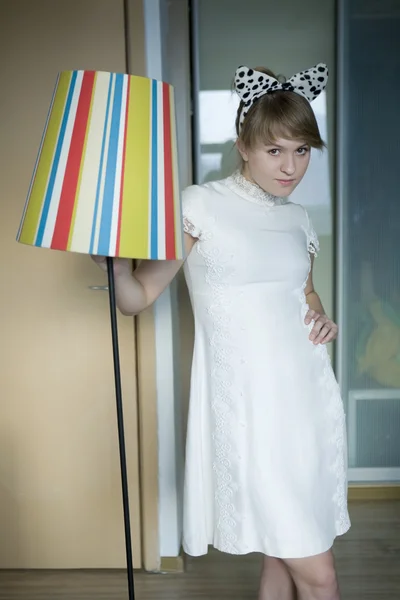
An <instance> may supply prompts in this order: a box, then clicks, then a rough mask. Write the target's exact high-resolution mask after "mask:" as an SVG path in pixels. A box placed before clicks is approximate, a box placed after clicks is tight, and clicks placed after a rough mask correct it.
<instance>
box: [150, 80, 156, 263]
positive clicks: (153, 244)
mask: <svg viewBox="0 0 400 600" xmlns="http://www.w3.org/2000/svg"><path fill="white" fill-rule="evenodd" d="M151 108H152V115H151V134H152V135H151V138H152V139H151V148H152V151H151V242H150V256H151V258H153V259H156V258H157V256H158V233H157V232H158V147H157V142H158V135H157V134H158V131H157V128H158V121H157V81H155V80H153V81H152V102H151Z"/></svg>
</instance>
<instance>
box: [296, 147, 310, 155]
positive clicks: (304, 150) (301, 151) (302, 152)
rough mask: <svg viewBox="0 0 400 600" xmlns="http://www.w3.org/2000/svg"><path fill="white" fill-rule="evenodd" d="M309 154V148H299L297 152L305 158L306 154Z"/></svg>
mask: <svg viewBox="0 0 400 600" xmlns="http://www.w3.org/2000/svg"><path fill="white" fill-rule="evenodd" d="M307 152H308V148H307V147H304V148H299V149H298V150H297V153H298V154H300V156H303V155H304V154H307Z"/></svg>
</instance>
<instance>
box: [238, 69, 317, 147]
mask: <svg viewBox="0 0 400 600" xmlns="http://www.w3.org/2000/svg"><path fill="white" fill-rule="evenodd" d="M255 70H256V71H261V72H262V73H265V74H266V75H270V76H271V77H274V78H275V79H278V77H277V76H276V75H275V74H274V73H273V72H272V71H270V70H269V69H266V68H265V67H256V68H255ZM243 107H244V102H243V101H242V102H241V103H240V105H239V109H238V112H237V116H236V133H237V136H238V140H240V141H241V142H242V144H243V145H244V147H245V148H248V149H251V148H254V147H255V146H256V145H258V144H259V143H263V144H265V145H273V144H274V143H275V142H276V140H277V139H278V138H280V137H282V138H286V139H293V140H301V141H302V142H304V143H306V144H308V145H309V146H310V147H311V148H317V149H318V150H321V149H322V148H324V147H325V143H324V141H323V140H322V138H321V134H320V132H319V128H318V123H317V120H316V118H315V115H314V111H313V110H312V108H311V105H310V103H309V102H308V100H306V99H305V98H303V96H300V94H296V92H289V91H286V90H285V91H283V90H277V91H275V92H270V93H268V94H265V95H264V96H262V97H261V98H259V99H258V100H256V101H255V103H254V104H253V106H252V107H251V109H250V110H249V112H248V113H247V115H246V117H245V120H244V122H243V125H242V129H241V131H240V132H239V118H240V114H241V112H242V109H243Z"/></svg>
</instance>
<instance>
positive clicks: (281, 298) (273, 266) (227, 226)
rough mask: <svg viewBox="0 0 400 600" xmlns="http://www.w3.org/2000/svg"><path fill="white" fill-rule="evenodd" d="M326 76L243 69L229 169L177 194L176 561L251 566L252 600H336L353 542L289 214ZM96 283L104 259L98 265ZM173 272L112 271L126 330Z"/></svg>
mask: <svg viewBox="0 0 400 600" xmlns="http://www.w3.org/2000/svg"><path fill="white" fill-rule="evenodd" d="M327 77H328V73H327V68H326V66H325V65H322V64H320V65H317V66H316V67H314V68H312V69H309V70H307V71H303V72H301V73H299V74H297V75H295V76H294V77H292V78H291V79H289V81H287V82H285V83H280V82H279V81H278V80H277V79H276V77H275V76H274V75H273V74H272V73H271V72H270V71H268V70H266V69H255V70H253V69H248V68H246V67H240V68H239V69H238V70H237V72H236V77H235V88H236V91H237V92H238V94H239V96H240V98H241V103H240V106H239V110H238V116H237V120H236V128H237V134H238V138H237V148H238V150H239V152H240V155H241V159H242V164H241V167H240V169H239V170H238V171H237V172H235V173H234V174H233V175H231V176H230V177H228V178H226V179H224V180H221V181H216V182H212V183H207V184H204V185H195V186H191V187H189V188H188V189H186V190H185V191H184V193H183V217H184V230H185V244H186V252H187V260H186V261H185V276H186V281H187V284H188V288H189V292H190V297H191V302H192V307H193V313H194V319H195V345H194V356H193V365H192V379H191V398H190V410H189V423H188V438H187V453H186V479H185V517H184V540H183V545H184V549H185V551H186V552H187V553H188V554H189V555H192V556H198V555H201V554H205V553H206V552H207V549H208V546H209V545H213V546H214V547H215V548H217V549H219V550H220V551H222V552H227V553H231V554H246V553H249V552H259V553H261V554H262V555H264V557H265V558H264V562H263V572H262V576H261V586H260V595H259V599H260V600H275V599H276V600H289V599H292V598H295V597H296V593H297V594H298V596H297V597H298V598H301V599H302V600H337V599H338V598H339V590H338V584H337V579H336V573H335V566H334V560H333V555H332V551H331V547H332V544H333V541H334V539H335V537H336V536H337V535H341V534H343V533H345V532H346V531H347V530H348V528H349V527H350V522H349V517H348V512H347V500H346V498H347V480H346V462H347V461H346V432H345V415H344V410H343V403H342V400H341V397H340V391H339V387H338V384H337V382H336V379H335V376H334V373H333V371H332V368H331V364H330V360H329V356H328V353H327V349H326V344H327V343H328V342H330V341H331V340H333V339H334V338H335V337H336V335H337V326H336V325H335V324H334V323H333V322H332V321H331V320H330V319H329V318H328V316H327V315H326V314H325V312H324V309H323V307H322V304H321V301H320V298H319V296H318V294H317V292H316V291H315V289H314V284H313V278H312V270H313V261H314V256H315V255H316V253H317V251H318V250H319V248H318V239H317V236H316V234H315V231H314V230H313V227H312V224H311V222H310V219H309V217H308V214H307V212H306V210H305V209H304V208H303V207H302V206H300V205H298V204H294V203H292V202H290V201H289V200H288V196H289V194H290V193H291V192H292V191H293V190H294V189H295V188H296V186H297V185H298V184H299V183H300V182H301V180H302V178H303V176H304V174H305V172H306V170H307V167H308V164H309V161H310V152H311V149H312V148H317V149H321V148H322V147H323V145H324V144H323V141H322V139H321V137H320V133H319V130H318V125H317V122H316V120H315V117H314V113H313V111H312V109H311V106H310V102H311V101H312V100H313V99H314V98H315V97H316V96H317V95H318V94H319V93H320V92H321V91H322V90H323V89H324V87H325V85H326V82H327ZM95 260H96V261H97V262H98V264H99V265H100V266H101V267H102V268H103V269H104V270H105V269H106V267H105V263H104V260H102V259H101V258H96V259H95ZM181 266H182V262H152V261H144V262H142V263H141V264H140V265H139V266H138V267H137V269H136V270H135V272H134V273H133V275H132V273H131V263H130V261H128V260H118V261H116V263H115V273H116V289H117V303H118V306H119V308H120V310H121V311H122V313H124V314H126V315H134V314H137V313H139V312H141V311H142V310H144V309H145V308H147V307H148V306H150V305H151V304H152V303H153V302H154V301H155V300H156V299H157V298H158V297H159V296H160V294H161V293H162V292H163V290H164V289H165V288H166V287H167V286H168V284H169V283H170V282H171V280H172V279H173V277H174V276H175V275H176V273H177V272H178V270H179V269H180V267H181Z"/></svg>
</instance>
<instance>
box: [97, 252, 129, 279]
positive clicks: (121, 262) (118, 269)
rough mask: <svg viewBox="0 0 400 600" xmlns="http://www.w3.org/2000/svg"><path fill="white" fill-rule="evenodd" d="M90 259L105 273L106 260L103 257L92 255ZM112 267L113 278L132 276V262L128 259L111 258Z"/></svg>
mask: <svg viewBox="0 0 400 600" xmlns="http://www.w3.org/2000/svg"><path fill="white" fill-rule="evenodd" d="M91 259H92V260H93V261H94V262H95V263H96V265H97V266H98V267H100V269H101V270H102V271H104V272H105V273H107V258H106V257H105V256H97V255H92V256H91ZM113 265H114V275H115V276H119V275H131V274H132V260H131V259H130V258H113Z"/></svg>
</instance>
